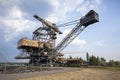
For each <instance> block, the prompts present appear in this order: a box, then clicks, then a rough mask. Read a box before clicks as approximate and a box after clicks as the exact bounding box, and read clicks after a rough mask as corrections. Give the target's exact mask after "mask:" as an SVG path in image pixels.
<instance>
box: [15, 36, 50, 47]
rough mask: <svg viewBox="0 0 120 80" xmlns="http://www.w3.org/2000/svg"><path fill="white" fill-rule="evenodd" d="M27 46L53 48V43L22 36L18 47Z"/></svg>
mask: <svg viewBox="0 0 120 80" xmlns="http://www.w3.org/2000/svg"><path fill="white" fill-rule="evenodd" d="M25 47H31V48H38V47H39V48H41V49H43V48H48V49H52V44H51V43H49V42H40V41H37V40H31V39H26V38H22V39H21V40H19V41H18V43H17V48H18V49H20V48H25Z"/></svg>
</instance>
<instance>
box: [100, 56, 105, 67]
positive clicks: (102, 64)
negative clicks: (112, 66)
mask: <svg viewBox="0 0 120 80" xmlns="http://www.w3.org/2000/svg"><path fill="white" fill-rule="evenodd" d="M100 65H101V66H106V60H105V59H104V58H103V57H101V58H100Z"/></svg>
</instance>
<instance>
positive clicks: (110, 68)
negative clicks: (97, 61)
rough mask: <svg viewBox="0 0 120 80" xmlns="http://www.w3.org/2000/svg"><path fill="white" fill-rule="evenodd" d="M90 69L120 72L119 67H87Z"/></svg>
mask: <svg viewBox="0 0 120 80" xmlns="http://www.w3.org/2000/svg"><path fill="white" fill-rule="evenodd" d="M88 68H92V69H106V70H111V71H120V67H108V66H89V67H88Z"/></svg>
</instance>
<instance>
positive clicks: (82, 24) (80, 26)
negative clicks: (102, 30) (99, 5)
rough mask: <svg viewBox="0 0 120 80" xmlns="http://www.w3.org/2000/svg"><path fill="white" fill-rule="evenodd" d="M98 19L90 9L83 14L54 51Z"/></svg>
mask: <svg viewBox="0 0 120 80" xmlns="http://www.w3.org/2000/svg"><path fill="white" fill-rule="evenodd" d="M98 21H99V16H98V14H97V13H96V12H95V11H94V10H91V11H89V12H88V13H87V14H86V15H85V16H83V17H82V18H81V19H80V20H79V22H77V25H76V26H75V27H74V28H73V29H72V30H71V31H70V32H69V33H68V34H67V36H66V37H65V38H64V39H63V40H62V41H61V42H60V43H59V44H58V45H57V46H56V48H55V50H54V54H55V53H60V52H61V51H62V50H63V49H64V48H65V47H67V46H68V45H69V44H70V42H71V41H72V40H74V39H75V38H76V37H77V36H78V35H79V34H80V33H81V32H82V31H83V30H84V29H85V28H86V27H87V26H88V25H91V24H93V23H96V22H98Z"/></svg>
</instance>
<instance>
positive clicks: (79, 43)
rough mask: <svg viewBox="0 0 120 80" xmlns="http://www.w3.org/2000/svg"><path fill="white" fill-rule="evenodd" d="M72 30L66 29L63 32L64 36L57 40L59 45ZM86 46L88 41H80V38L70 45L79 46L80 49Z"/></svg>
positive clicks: (59, 36)
mask: <svg viewBox="0 0 120 80" xmlns="http://www.w3.org/2000/svg"><path fill="white" fill-rule="evenodd" d="M71 30H72V29H66V30H65V31H63V34H61V35H58V39H57V41H56V42H57V43H59V42H60V41H61V40H62V39H63V38H64V37H65V36H66V35H67V34H68V33H69V32H70V31H71ZM85 44H86V41H85V40H84V39H80V38H79V37H76V38H75V39H74V40H73V41H72V42H71V43H70V45H73V46H78V47H82V46H84V45H85Z"/></svg>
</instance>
